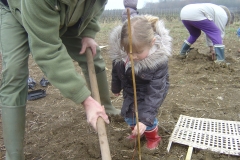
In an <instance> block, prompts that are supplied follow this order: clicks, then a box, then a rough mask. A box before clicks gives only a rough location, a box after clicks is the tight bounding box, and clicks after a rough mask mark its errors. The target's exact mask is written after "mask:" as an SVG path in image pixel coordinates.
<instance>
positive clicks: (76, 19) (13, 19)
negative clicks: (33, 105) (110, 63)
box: [0, 0, 120, 160]
mask: <svg viewBox="0 0 240 160" xmlns="http://www.w3.org/2000/svg"><path fill="white" fill-rule="evenodd" d="M106 3H107V0H100V1H95V0H81V1H74V2H73V1H70V0H64V1H50V0H45V1H38V0H36V1H29V0H18V1H15V0H1V1H0V7H1V11H0V12H1V14H0V17H1V23H0V32H1V36H0V38H1V39H0V42H1V45H0V52H1V54H2V65H3V66H2V79H1V85H0V106H1V110H2V127H3V139H4V145H5V147H6V160H24V149H23V146H24V143H23V141H24V131H25V119H26V118H25V112H26V100H27V93H28V86H27V85H28V84H27V80H28V76H29V74H28V72H29V71H28V57H29V54H30V52H31V54H32V57H33V59H34V61H35V62H36V63H37V65H38V66H39V67H40V69H41V70H42V71H43V73H44V74H45V76H46V77H47V78H48V80H49V81H50V83H51V84H52V85H53V86H54V87H56V88H57V89H59V90H60V92H61V93H62V94H63V96H64V97H66V98H69V99H70V100H72V101H73V102H75V103H76V104H77V105H79V106H81V104H82V105H83V106H84V108H85V111H86V115H87V121H88V122H89V123H90V124H91V125H92V126H93V127H94V128H95V129H96V121H97V118H98V117H99V116H101V117H103V119H104V120H105V122H109V120H108V117H107V115H106V113H109V114H120V110H117V109H116V108H114V107H113V106H112V104H111V101H110V97H109V90H108V83H107V77H106V71H105V62H104V59H103V58H102V56H101V54H100V49H99V47H98V45H97V43H96V42H95V40H94V38H95V35H96V33H97V32H98V31H99V30H100V27H99V25H98V23H97V21H98V18H99V16H100V15H101V13H102V12H103V10H104V7H105V4H106ZM87 47H90V48H91V50H92V52H93V55H94V65H95V69H96V75H97V82H98V84H101V85H98V86H99V91H100V98H101V103H102V105H104V107H105V110H104V108H103V107H102V106H101V105H100V104H99V103H98V102H97V101H95V100H94V99H93V98H92V97H91V92H90V91H89V89H88V88H87V86H86V82H85V80H84V77H82V76H81V75H80V74H78V73H77V71H76V69H75V67H74V64H73V60H72V59H74V60H75V61H77V62H78V64H79V66H80V67H81V68H82V71H83V73H84V75H85V77H86V81H87V83H89V78H88V69H87V61H86V56H85V55H84V53H85V50H86V48H87ZM66 109H67V108H66ZM105 111H106V113H105ZM76 134H77V133H76Z"/></svg>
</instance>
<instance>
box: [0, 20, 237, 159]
mask: <svg viewBox="0 0 240 160" xmlns="http://www.w3.org/2000/svg"><path fill="white" fill-rule="evenodd" d="M118 24H119V22H116V23H111V24H101V25H102V31H101V32H100V33H99V34H98V36H97V42H98V43H99V45H102V46H104V45H107V42H108V35H109V31H110V30H111V29H112V28H113V27H114V26H116V25H118ZM166 26H167V27H168V28H169V29H170V34H171V36H172V37H173V42H172V44H173V56H172V57H171V58H170V60H169V74H170V89H169V92H168V95H167V97H166V99H165V101H164V103H163V105H162V106H161V108H160V111H159V114H158V119H159V126H160V127H159V133H160V135H161V136H162V140H163V144H162V146H161V147H159V152H158V153H157V154H143V155H142V159H148V160H155V159H156V160H183V159H185V157H186V153H187V149H188V146H185V145H181V144H177V143H173V144H172V147H171V149H170V152H169V153H168V152H167V150H166V148H167V145H168V140H169V137H170V134H171V132H172V131H173V129H174V127H175V124H176V122H177V121H178V118H179V116H180V115H181V114H182V115H187V116H192V117H201V118H212V119H220V120H231V121H239V120H240V101H239V97H240V63H239V61H240V53H238V52H237V50H238V49H240V45H239V44H240V42H239V41H238V39H237V37H236V35H235V32H236V29H237V28H238V27H239V26H240V25H239V23H237V22H236V23H235V24H234V25H233V26H232V27H228V28H227V30H226V36H225V39H224V44H225V45H226V49H225V55H226V60H227V61H228V62H230V63H231V65H230V67H228V68H221V67H217V66H215V65H214V63H213V61H211V59H210V56H209V55H208V54H209V53H208V52H209V49H208V48H207V47H206V44H205V38H204V36H203V35H202V36H201V37H200V38H199V39H198V40H197V42H196V43H195V44H194V45H192V47H194V49H193V50H192V51H191V52H190V53H189V56H188V57H187V58H186V59H184V60H181V59H178V58H177V56H176V55H177V54H178V53H179V50H180V48H181V45H182V42H183V40H184V39H186V38H187V36H188V33H187V31H186V30H185V28H184V27H183V26H182V24H181V22H179V21H176V22H175V21H174V22H168V21H166ZM102 54H103V56H104V58H105V60H106V64H107V66H106V70H107V72H108V80H109V86H110V81H111V75H110V74H111V61H110V59H109V58H108V48H105V49H103V50H102ZM76 67H77V64H76ZM77 68H78V67H77ZM29 69H30V76H31V77H32V78H33V79H34V80H35V81H36V82H37V86H36V89H38V88H43V87H41V86H40V84H39V81H40V80H41V78H42V76H43V73H42V72H41V71H40V69H39V68H38V66H37V65H36V64H35V62H33V61H32V58H31V57H30V59H29ZM78 71H79V73H80V72H81V70H80V69H79V68H78ZM43 89H45V90H46V93H47V96H46V97H45V98H42V99H38V100H35V101H28V102H27V114H26V116H27V121H26V135H25V157H26V160H67V159H72V160H79V159H81V160H100V159H101V153H100V149H99V148H100V147H99V142H98V136H97V133H96V132H95V131H94V130H93V129H92V127H91V126H89V125H88V123H87V122H86V116H85V113H84V111H83V108H82V106H76V105H75V104H74V103H73V102H71V101H70V100H68V99H65V98H64V97H63V96H62V95H61V94H60V92H59V91H58V90H57V89H56V88H54V87H53V86H51V85H49V86H48V87H47V88H43ZM111 99H112V102H113V104H114V106H116V107H117V108H119V109H120V108H121V104H122V97H119V98H116V97H114V96H113V95H112V94H111ZM110 119H111V123H110V124H109V125H106V129H107V135H108V140H109V146H110V152H111V156H112V159H113V160H123V159H129V160H130V159H138V155H137V152H136V150H137V147H136V148H135V150H134V148H132V149H129V148H127V147H126V146H125V145H124V144H123V140H124V138H125V137H126V136H127V135H128V134H129V133H130V129H129V128H128V126H127V125H126V124H125V122H124V121H123V119H122V118H114V117H110ZM0 127H2V124H1V120H0ZM144 143H145V140H144V139H143V140H142V141H141V145H143V144H144ZM4 157H5V147H4V145H3V138H2V130H0V159H1V158H2V159H4ZM226 159H228V160H240V157H237V156H231V155H225V154H219V153H216V152H211V151H208V150H201V149H194V150H193V154H192V160H226Z"/></svg>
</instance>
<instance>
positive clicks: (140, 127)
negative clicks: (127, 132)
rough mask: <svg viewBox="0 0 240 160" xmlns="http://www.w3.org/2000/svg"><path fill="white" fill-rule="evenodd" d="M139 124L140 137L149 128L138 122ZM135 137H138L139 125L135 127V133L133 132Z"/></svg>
mask: <svg viewBox="0 0 240 160" xmlns="http://www.w3.org/2000/svg"><path fill="white" fill-rule="evenodd" d="M138 124H139V134H140V136H141V135H142V134H143V133H144V132H145V130H146V128H147V126H146V125H145V124H143V123H141V122H138ZM132 134H133V135H138V129H137V125H135V127H134V129H133V131H132Z"/></svg>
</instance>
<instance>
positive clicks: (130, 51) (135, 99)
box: [127, 8, 141, 160]
mask: <svg viewBox="0 0 240 160" xmlns="http://www.w3.org/2000/svg"><path fill="white" fill-rule="evenodd" d="M127 15H128V38H129V57H130V60H131V67H132V80H133V92H134V108H135V114H136V123H137V130H138V153H139V160H141V145H140V134H139V124H138V106H137V93H136V81H135V72H134V62H133V58H132V31H131V21H130V10H129V8H128V9H127Z"/></svg>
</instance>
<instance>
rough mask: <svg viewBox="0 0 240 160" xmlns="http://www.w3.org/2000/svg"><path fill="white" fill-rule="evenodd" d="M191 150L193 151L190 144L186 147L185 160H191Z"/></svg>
mask: <svg viewBox="0 0 240 160" xmlns="http://www.w3.org/2000/svg"><path fill="white" fill-rule="evenodd" d="M192 151H193V147H192V146H189V147H188V152H187V156H186V159H185V160H191V157H192Z"/></svg>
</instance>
